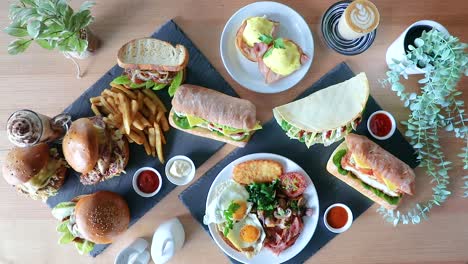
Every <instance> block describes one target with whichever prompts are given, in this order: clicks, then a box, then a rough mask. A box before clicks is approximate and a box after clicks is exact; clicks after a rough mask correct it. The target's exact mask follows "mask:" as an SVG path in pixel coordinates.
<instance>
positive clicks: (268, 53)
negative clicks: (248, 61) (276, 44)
mask: <svg viewBox="0 0 468 264" xmlns="http://www.w3.org/2000/svg"><path fill="white" fill-rule="evenodd" d="M272 52H273V48H269V49H268V50H267V51H266V52H265V54H264V55H263V58H267V57H268V56H270V55H271V53H272Z"/></svg>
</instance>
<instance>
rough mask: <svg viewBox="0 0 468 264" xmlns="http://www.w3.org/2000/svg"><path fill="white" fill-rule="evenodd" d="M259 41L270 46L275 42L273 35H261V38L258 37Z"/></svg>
mask: <svg viewBox="0 0 468 264" xmlns="http://www.w3.org/2000/svg"><path fill="white" fill-rule="evenodd" d="M258 40H260V41H261V42H263V43H265V44H267V45H270V44H271V42H273V37H272V36H271V35H265V34H260V37H258Z"/></svg>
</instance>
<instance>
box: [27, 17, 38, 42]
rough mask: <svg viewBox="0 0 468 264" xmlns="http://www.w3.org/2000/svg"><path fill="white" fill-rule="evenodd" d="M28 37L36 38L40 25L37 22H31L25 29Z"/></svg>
mask: <svg viewBox="0 0 468 264" xmlns="http://www.w3.org/2000/svg"><path fill="white" fill-rule="evenodd" d="M26 29H27V31H28V34H29V36H31V37H32V38H37V37H38V36H39V34H40V33H41V29H42V23H41V21H39V20H32V21H30V22H29V23H28V25H27V27H26Z"/></svg>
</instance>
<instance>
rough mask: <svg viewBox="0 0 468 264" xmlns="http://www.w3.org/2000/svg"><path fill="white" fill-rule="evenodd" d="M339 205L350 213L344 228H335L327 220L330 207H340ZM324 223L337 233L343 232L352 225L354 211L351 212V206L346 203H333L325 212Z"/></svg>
mask: <svg viewBox="0 0 468 264" xmlns="http://www.w3.org/2000/svg"><path fill="white" fill-rule="evenodd" d="M338 206H340V207H343V208H344V209H345V210H346V212H347V213H348V222H346V224H345V225H344V226H343V227H342V228H333V227H331V226H330V225H329V224H328V222H327V215H328V212H329V211H330V209H332V208H334V207H338ZM323 223H324V224H325V226H326V227H327V229H328V230H329V231H331V232H333V233H337V234H339V233H343V232H344V231H346V230H348V229H349V228H350V227H351V224H352V223H353V212H351V209H349V207H348V206H346V205H345V204H342V203H336V204H332V205H330V206H329V207H328V208H327V210H325V213H324V214H323Z"/></svg>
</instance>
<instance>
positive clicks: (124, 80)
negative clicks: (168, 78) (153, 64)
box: [112, 71, 184, 97]
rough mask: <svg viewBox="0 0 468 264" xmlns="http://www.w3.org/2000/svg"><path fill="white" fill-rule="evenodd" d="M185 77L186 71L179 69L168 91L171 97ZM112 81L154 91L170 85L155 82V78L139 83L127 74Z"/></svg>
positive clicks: (133, 87)
mask: <svg viewBox="0 0 468 264" xmlns="http://www.w3.org/2000/svg"><path fill="white" fill-rule="evenodd" d="M183 77H184V71H179V72H178V73H177V74H176V76H175V77H174V79H173V80H172V82H171V84H170V86H169V89H168V93H169V95H170V96H171V97H173V96H174V94H175V92H176V91H177V88H179V86H180V85H181V84H182V80H183ZM112 83H115V84H120V85H125V86H128V87H130V88H132V89H139V88H146V89H152V90H154V91H159V90H162V89H164V88H165V87H166V86H168V85H169V84H166V83H155V82H154V81H153V80H148V81H146V82H142V83H138V84H137V83H134V82H132V80H131V79H130V78H129V77H128V76H127V75H125V74H124V75H120V76H119V77H117V78H115V79H114V80H112Z"/></svg>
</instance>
